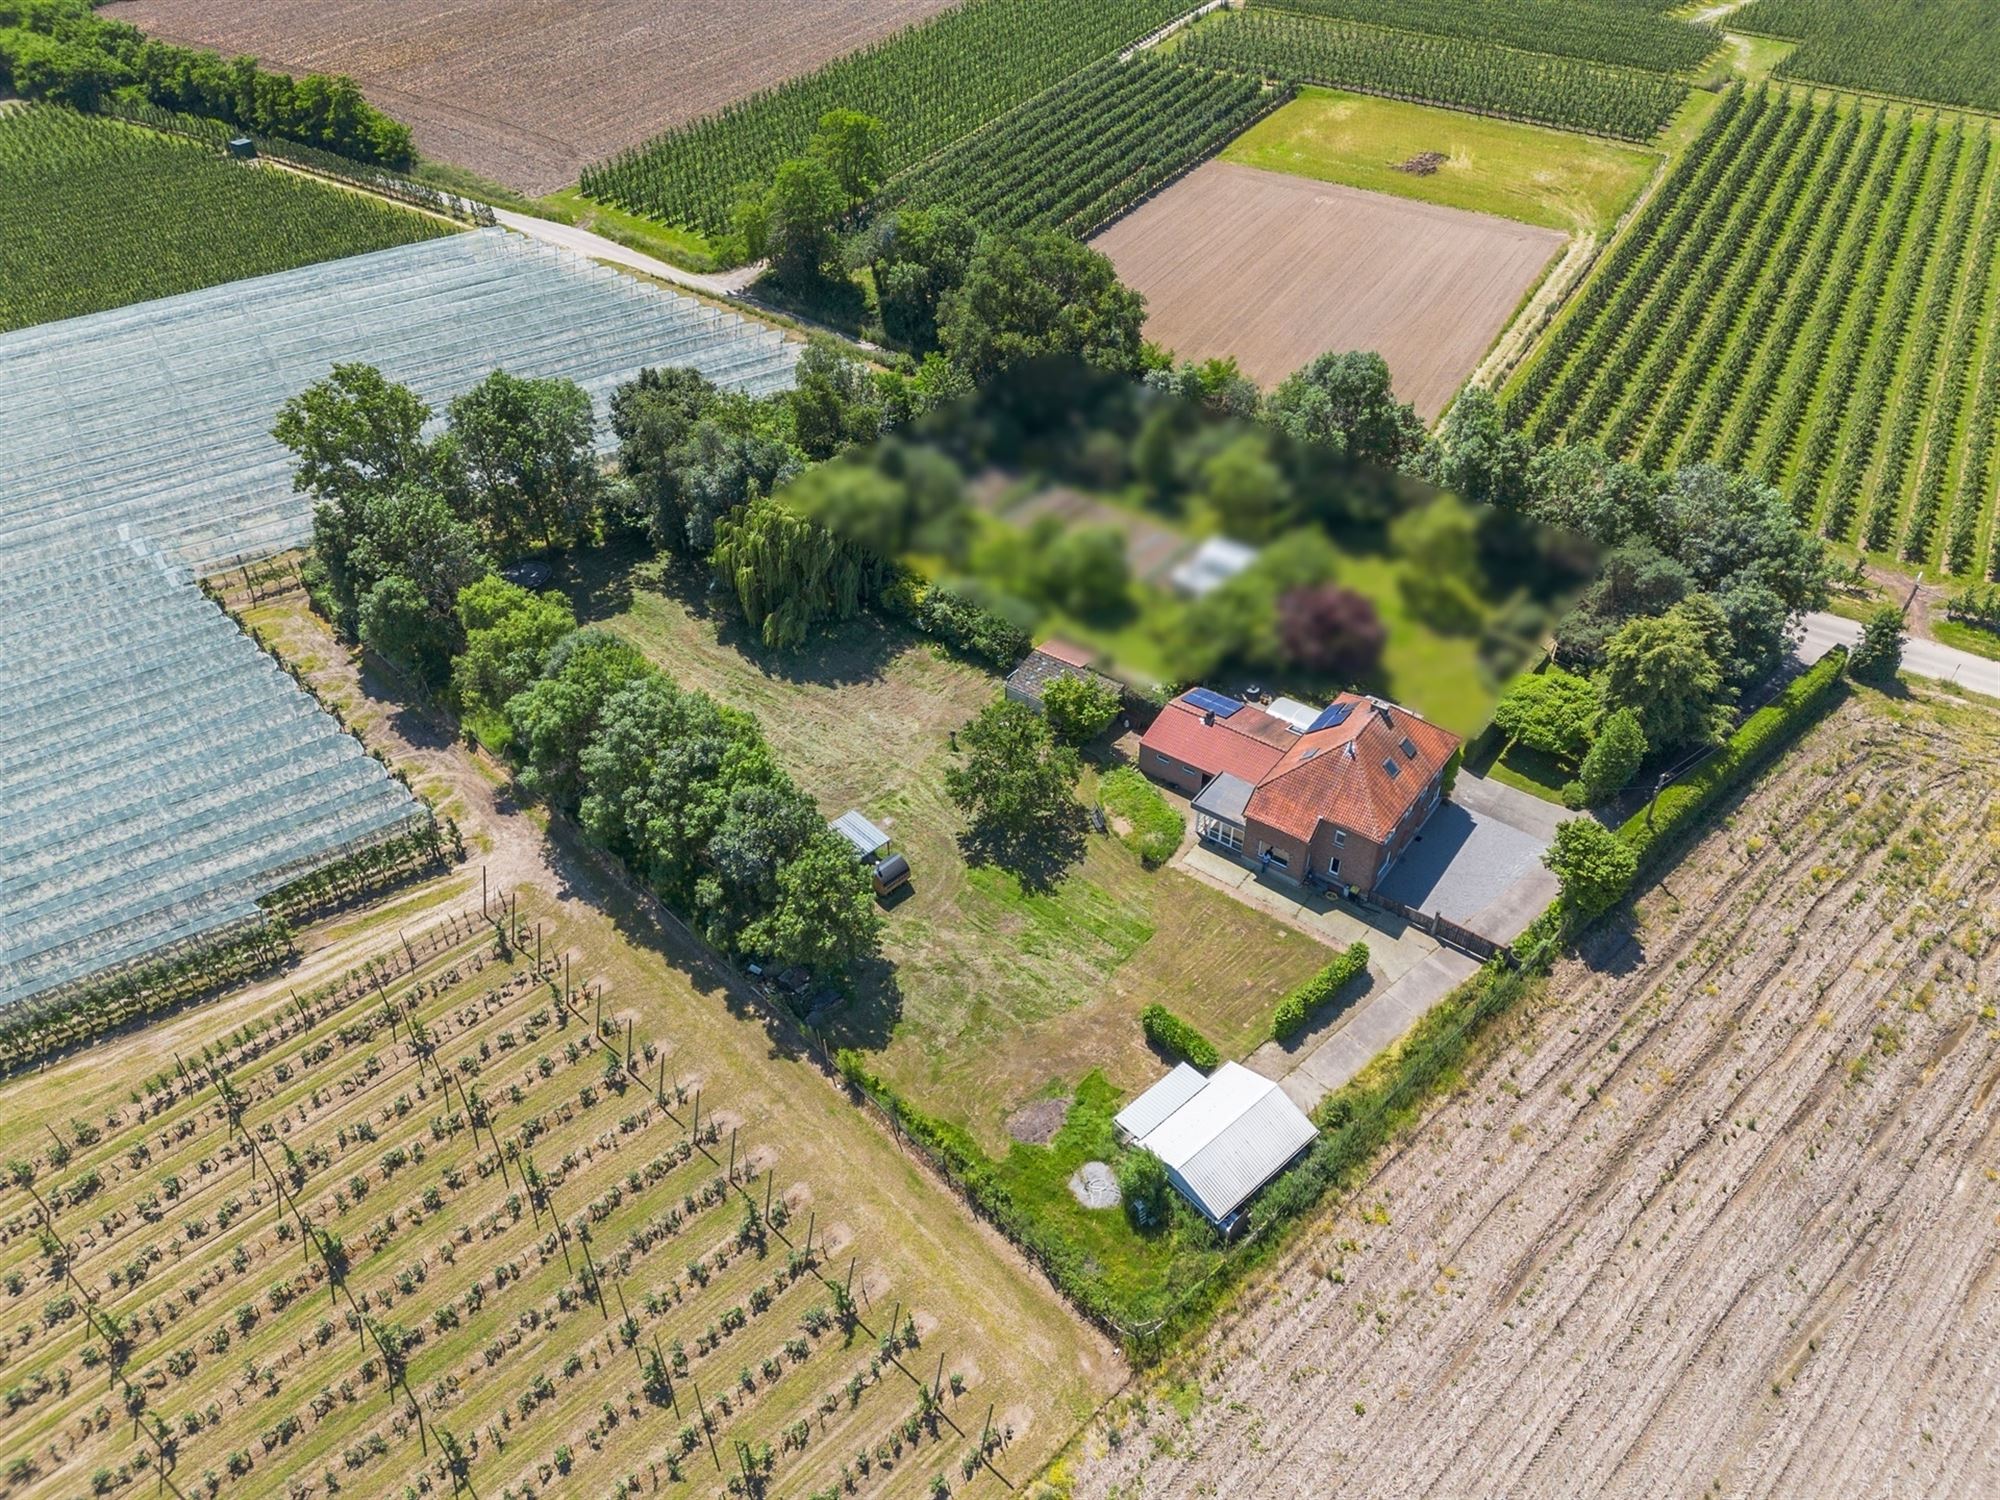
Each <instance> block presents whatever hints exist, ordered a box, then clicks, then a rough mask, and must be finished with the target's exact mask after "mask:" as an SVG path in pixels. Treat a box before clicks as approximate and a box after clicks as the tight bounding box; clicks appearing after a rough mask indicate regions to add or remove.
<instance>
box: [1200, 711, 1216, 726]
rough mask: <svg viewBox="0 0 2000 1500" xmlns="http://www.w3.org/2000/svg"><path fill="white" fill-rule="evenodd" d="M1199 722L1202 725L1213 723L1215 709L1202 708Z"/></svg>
mask: <svg viewBox="0 0 2000 1500" xmlns="http://www.w3.org/2000/svg"><path fill="white" fill-rule="evenodd" d="M1201 722H1202V723H1203V724H1204V725H1207V724H1213V723H1214V722H1215V710H1214V709H1212V708H1204V709H1203V710H1202V711H1201Z"/></svg>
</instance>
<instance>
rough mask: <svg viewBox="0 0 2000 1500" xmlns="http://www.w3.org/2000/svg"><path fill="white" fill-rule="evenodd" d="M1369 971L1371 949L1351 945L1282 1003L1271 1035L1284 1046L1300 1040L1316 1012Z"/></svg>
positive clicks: (1363, 945)
mask: <svg viewBox="0 0 2000 1500" xmlns="http://www.w3.org/2000/svg"><path fill="white" fill-rule="evenodd" d="M1367 967H1368V945H1367V944H1366V943H1362V942H1355V943H1351V944H1349V945H1348V948H1347V951H1346V952H1344V953H1342V954H1341V955H1340V956H1339V957H1338V958H1336V959H1335V960H1334V961H1333V962H1332V963H1330V964H1328V965H1327V966H1326V967H1325V968H1323V969H1321V970H1320V971H1319V972H1318V973H1317V974H1315V975H1313V977H1312V978H1310V979H1308V980H1307V981H1306V982H1305V983H1304V984H1302V985H1300V986H1299V987H1298V988H1297V989H1295V990H1293V991H1292V992H1291V993H1290V994H1289V995H1287V996H1285V998H1284V999H1282V1000H1280V1001H1279V1002H1278V1012H1277V1014H1276V1015H1274V1016H1273V1017H1272V1018H1271V1035H1272V1036H1274V1037H1276V1038H1277V1039H1278V1040H1279V1041H1281V1042H1283V1041H1289V1040H1290V1039H1291V1038H1292V1037H1295V1036H1297V1035H1298V1034H1299V1033H1300V1032H1301V1031H1304V1030H1305V1029H1306V1022H1307V1021H1309V1020H1311V1019H1312V1013H1313V1012H1314V1011H1316V1010H1318V1009H1319V1008H1320V1007H1321V1006H1322V1005H1324V1004H1326V1002H1327V1001H1329V1000H1331V999H1332V998H1333V997H1334V996H1335V995H1337V994H1339V993H1340V992H1341V991H1342V990H1343V989H1345V988H1346V987H1347V985H1348V982H1349V981H1350V980H1353V979H1355V978H1358V977H1359V976H1360V975H1361V973H1362V972H1363V971H1364V970H1365V969H1367Z"/></svg>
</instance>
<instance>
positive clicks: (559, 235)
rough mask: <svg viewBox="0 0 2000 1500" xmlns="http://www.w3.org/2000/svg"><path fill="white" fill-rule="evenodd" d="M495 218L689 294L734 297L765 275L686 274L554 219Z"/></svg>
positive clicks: (740, 271) (741, 271)
mask: <svg viewBox="0 0 2000 1500" xmlns="http://www.w3.org/2000/svg"><path fill="white" fill-rule="evenodd" d="M493 217H494V218H496V219H498V220H499V221H500V222H501V223H502V224H504V225H505V226H506V227H507V228H509V229H511V230H513V231H515V232H516V233H517V234H524V235H526V236H527V237H528V238H529V239H531V240H540V241H542V242H543V243H544V244H548V245H560V246H561V247H562V248H563V249H565V250H572V251H574V252H575V253H576V254H578V255H587V256H589V257H590V258H591V259H592V260H605V261H610V262H612V263H613V264H614V265H620V266H629V267H631V268H632V269H633V270H635V271H644V272H645V273H646V274H647V275H648V276H657V277H659V278H660V280H662V281H670V282H672V283H673V284H674V285H676V286H684V287H686V288H687V289H688V290H689V291H694V292H706V293H707V294H708V295H709V296H711V297H734V296H736V295H737V294H738V293H740V292H741V291H742V290H743V289H744V288H745V287H747V286H749V285H750V283H751V282H753V281H755V280H756V279H757V278H758V276H759V275H761V274H762V267H760V266H738V267H737V268H736V269H735V270H733V271H722V272H719V273H717V274H715V275H712V276H711V275H704V274H702V273H701V272H699V271H683V270H682V269H681V268H680V267H679V266H673V265H669V264H667V262H665V261H663V260H660V259H658V258H657V257H655V256H651V255H647V254H645V253H643V252H642V251H638V250H632V249H628V248H627V247H626V246H624V245H621V244H619V243H618V242H617V241H616V240H607V239H606V238H605V237H604V236H603V235H601V234H594V233H592V232H591V231H590V230H588V229H578V228H576V227H575V226H574V225H572V224H558V223H556V222H555V221H554V220H553V219H538V218H536V217H535V216H534V215H533V214H517V213H515V212H513V211H512V210H511V209H505V208H496V209H494V210H493Z"/></svg>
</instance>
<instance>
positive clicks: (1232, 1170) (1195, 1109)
mask: <svg viewBox="0 0 2000 1500" xmlns="http://www.w3.org/2000/svg"><path fill="white" fill-rule="evenodd" d="M1178 1071H1179V1069H1176V1070H1175V1072H1178ZM1190 1071H1192V1070H1191V1069H1190ZM1168 1077H1169V1078H1172V1077H1173V1075H1172V1074H1169V1075H1168ZM1163 1081H1164V1080H1163ZM1154 1087H1155V1088H1158V1087H1159V1085H1158V1084H1156V1085H1154ZM1150 1092H1151V1090H1148V1093H1150ZM1145 1098H1146V1095H1144V1094H1142V1095H1140V1097H1139V1100H1137V1101H1135V1103H1134V1106H1133V1107H1135V1108H1136V1107H1137V1104H1138V1103H1142V1102H1144V1100H1145ZM1316 1134H1318V1132H1317V1131H1316V1130H1315V1129H1314V1128H1313V1123H1312V1121H1311V1120H1309V1119H1307V1118H1306V1117H1305V1115H1304V1113H1302V1112H1301V1111H1300V1109H1299V1107H1298V1106H1297V1105H1296V1104H1294V1103H1292V1101H1291V1100H1290V1099H1289V1098H1287V1097H1286V1096H1285V1092H1284V1090H1282V1089H1280V1088H1279V1087H1278V1086H1277V1084H1275V1083H1273V1082H1272V1081H1271V1080H1270V1079H1268V1078H1265V1077H1262V1076H1261V1075H1259V1074H1256V1073H1253V1072H1251V1071H1250V1070H1249V1069H1248V1068H1246V1067H1243V1066H1242V1065H1241V1064H1239V1063H1233V1062H1226V1063H1224V1064H1223V1065H1222V1066H1221V1067H1219V1068H1217V1069H1216V1070H1215V1072H1214V1073H1213V1074H1212V1075H1211V1076H1210V1077H1209V1078H1208V1080H1207V1082H1206V1083H1205V1084H1204V1085H1203V1086H1202V1088H1201V1089H1200V1090H1199V1091H1198V1092H1197V1093H1195V1094H1193V1095H1191V1096H1190V1097H1189V1098H1188V1099H1187V1100H1186V1101H1185V1102H1183V1103H1182V1104H1181V1105H1180V1106H1179V1107H1178V1108H1177V1109H1175V1110H1174V1111H1173V1112H1172V1113H1171V1114H1169V1115H1168V1116H1167V1117H1166V1118H1165V1119H1164V1120H1162V1121H1161V1122H1160V1123H1159V1124H1158V1125H1156V1126H1154V1127H1153V1128H1152V1129H1151V1130H1150V1131H1148V1132H1147V1133H1146V1134H1145V1135H1144V1136H1143V1137H1141V1138H1140V1140H1139V1142H1138V1144H1139V1145H1140V1146H1142V1147H1143V1148H1144V1149H1146V1150H1148V1151H1150V1152H1152V1153H1153V1154H1154V1155H1155V1156H1157V1157H1159V1158H1160V1160H1161V1162H1162V1163H1164V1164H1165V1166H1166V1169H1167V1175H1168V1176H1169V1177H1170V1178H1171V1179H1172V1180H1173V1183H1174V1186H1176V1187H1177V1188H1179V1189H1180V1190H1181V1192H1182V1193H1183V1194H1185V1195H1186V1197H1187V1199H1188V1201H1189V1202H1190V1203H1192V1204H1194V1206H1195V1207H1196V1208H1198V1209H1200V1210H1201V1211H1202V1213H1203V1214H1204V1215H1206V1216H1207V1217H1208V1219H1209V1221H1210V1222H1212V1223H1216V1224H1220V1223H1222V1222H1223V1221H1224V1220H1226V1219H1227V1218H1229V1216H1230V1215H1231V1214H1233V1213H1234V1212H1235V1211H1236V1210H1237V1209H1238V1208H1239V1207H1241V1206H1242V1204H1243V1203H1244V1201H1245V1200H1247V1199H1248V1198H1249V1197H1250V1195H1251V1194H1252V1193H1254V1192H1256V1191H1257V1189H1258V1188H1260V1187H1262V1186H1263V1185H1264V1184H1265V1183H1267V1182H1269V1181H1270V1180H1271V1179H1272V1178H1273V1177H1275V1176H1277V1175H1278V1173H1279V1172H1281V1171H1283V1170H1284V1169H1285V1167H1286V1165H1287V1164H1288V1163H1289V1162H1290V1161H1291V1160H1292V1158H1293V1157H1295V1156H1297V1155H1298V1154H1299V1152H1300V1151H1302V1150H1304V1149H1305V1147H1306V1146H1307V1145H1308V1144H1309V1143H1310V1142H1311V1140H1312V1138H1313V1137H1314V1136H1315V1135H1316Z"/></svg>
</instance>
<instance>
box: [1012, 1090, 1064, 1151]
mask: <svg viewBox="0 0 2000 1500" xmlns="http://www.w3.org/2000/svg"><path fill="white" fill-rule="evenodd" d="M1068 1118H1069V1100H1067V1099H1037V1100H1035V1101H1034V1103H1032V1104H1024V1105H1022V1106H1021V1107H1020V1108H1019V1109H1017V1110H1015V1111H1014V1113H1012V1114H1011V1115H1009V1116H1008V1117H1007V1134H1009V1135H1011V1136H1012V1137H1013V1138H1014V1139H1015V1140H1017V1141H1019V1142H1021V1143H1022V1144H1023V1145H1026V1146H1046V1145H1047V1144H1048V1143H1049V1142H1050V1141H1052V1140H1054V1139H1055V1138H1056V1132H1057V1131H1058V1130H1061V1129H1062V1127H1063V1121H1064V1120H1067V1119H1068Z"/></svg>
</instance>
